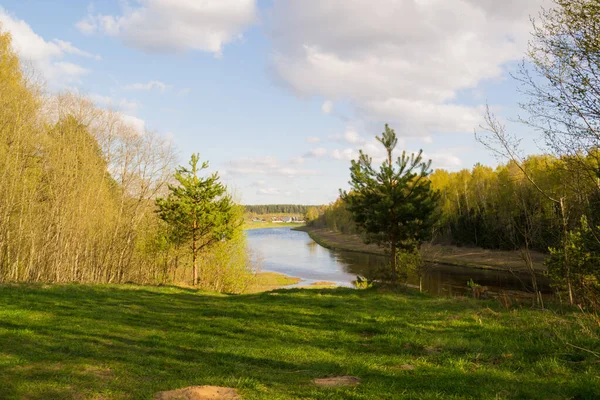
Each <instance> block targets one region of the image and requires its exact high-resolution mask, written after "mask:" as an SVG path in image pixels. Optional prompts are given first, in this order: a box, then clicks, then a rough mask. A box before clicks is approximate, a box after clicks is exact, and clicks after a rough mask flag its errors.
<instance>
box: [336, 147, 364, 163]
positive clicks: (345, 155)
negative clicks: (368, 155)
mask: <svg viewBox="0 0 600 400" xmlns="http://www.w3.org/2000/svg"><path fill="white" fill-rule="evenodd" d="M331 157H333V158H334V159H336V160H343V161H350V160H356V159H358V151H356V150H354V149H343V150H340V149H335V150H333V151H332V152H331Z"/></svg>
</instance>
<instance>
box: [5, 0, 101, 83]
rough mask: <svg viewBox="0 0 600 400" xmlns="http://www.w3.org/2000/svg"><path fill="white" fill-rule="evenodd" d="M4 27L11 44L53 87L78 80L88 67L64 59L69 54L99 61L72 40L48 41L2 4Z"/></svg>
mask: <svg viewBox="0 0 600 400" xmlns="http://www.w3.org/2000/svg"><path fill="white" fill-rule="evenodd" d="M0 23H1V25H2V29H3V30H5V31H7V32H9V33H10V34H11V35H12V44H13V48H14V50H15V51H16V52H17V54H18V55H19V57H20V58H21V60H22V61H23V62H25V63H31V66H32V67H33V68H34V69H35V71H37V72H39V73H40V74H41V76H42V77H43V78H44V79H45V80H46V81H47V82H49V83H50V84H52V85H53V86H57V87H60V86H65V85H68V84H73V83H79V82H80V81H81V77H83V76H84V75H86V74H88V73H89V70H88V69H86V68H84V67H82V66H81V65H78V64H75V63H73V62H68V61H64V58H65V57H67V56H76V57H84V58H92V59H95V60H100V59H101V57H100V56H99V55H94V54H91V53H88V52H86V51H83V50H81V49H79V48H77V47H75V46H74V45H73V44H72V43H70V42H66V41H64V40H60V39H53V40H51V41H46V40H45V39H44V38H42V37H41V36H40V35H38V34H37V33H35V32H34V31H33V29H32V28H31V26H30V25H29V24H27V23H26V22H25V21H23V20H20V19H18V18H17V17H15V16H14V15H11V14H9V13H8V12H6V11H5V10H4V9H3V8H2V7H0Z"/></svg>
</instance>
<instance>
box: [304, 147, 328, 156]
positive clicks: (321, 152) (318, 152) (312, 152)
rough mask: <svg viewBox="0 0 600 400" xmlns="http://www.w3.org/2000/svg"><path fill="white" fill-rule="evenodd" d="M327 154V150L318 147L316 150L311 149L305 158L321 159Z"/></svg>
mask: <svg viewBox="0 0 600 400" xmlns="http://www.w3.org/2000/svg"><path fill="white" fill-rule="evenodd" d="M326 154H327V149H326V148H324V147H317V148H316V149H311V150H310V151H309V152H308V153H306V154H304V157H307V158H321V157H323V156H325V155H326Z"/></svg>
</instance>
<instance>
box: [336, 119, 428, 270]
mask: <svg viewBox="0 0 600 400" xmlns="http://www.w3.org/2000/svg"><path fill="white" fill-rule="evenodd" d="M377 141H378V142H379V143H381V144H382V145H383V146H384V148H385V151H386V153H387V159H386V160H385V161H383V163H382V164H381V166H380V168H379V170H378V171H377V170H376V169H375V168H374V167H373V159H372V158H371V157H369V156H368V155H366V154H364V153H363V152H362V150H361V151H360V156H359V159H358V161H356V160H353V161H352V165H351V167H350V175H351V181H350V182H349V183H350V187H351V190H350V191H349V192H345V191H343V192H341V198H342V200H343V201H345V202H346V204H347V209H348V211H350V213H351V214H352V216H353V218H354V222H355V223H356V224H357V225H358V227H359V228H361V229H362V230H363V231H364V232H365V239H366V242H367V243H376V244H377V245H379V246H381V247H384V248H387V249H389V253H390V254H389V256H390V266H391V271H390V272H391V274H392V279H393V281H394V282H397V280H398V277H399V275H400V271H399V268H398V262H397V259H398V254H399V252H404V253H414V252H415V251H416V250H417V249H418V248H419V247H420V245H421V243H422V242H423V241H424V240H426V239H427V238H428V237H429V236H430V235H431V232H432V226H433V221H434V218H433V215H434V211H435V209H436V203H437V201H438V198H439V195H438V193H437V192H435V191H434V190H432V188H431V181H430V180H429V179H428V176H429V174H430V173H431V169H430V167H431V161H429V162H424V161H423V155H422V151H419V153H418V154H411V155H410V156H408V155H407V154H406V152H403V153H402V156H401V157H399V158H398V159H397V160H396V161H395V162H394V160H393V156H392V153H393V151H394V149H395V148H396V145H397V144H398V138H397V137H396V133H395V132H394V130H393V129H390V128H389V126H388V125H386V126H385V132H383V135H382V137H377Z"/></svg>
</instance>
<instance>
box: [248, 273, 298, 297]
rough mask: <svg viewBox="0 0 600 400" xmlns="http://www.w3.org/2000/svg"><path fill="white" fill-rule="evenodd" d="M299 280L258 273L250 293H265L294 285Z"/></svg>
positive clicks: (279, 275)
mask: <svg viewBox="0 0 600 400" xmlns="http://www.w3.org/2000/svg"><path fill="white" fill-rule="evenodd" d="M301 280H302V279H300V278H294V277H291V276H287V275H284V274H280V273H278V272H259V273H258V274H256V282H255V283H254V285H253V287H252V289H251V290H250V292H252V293H258V292H266V291H268V290H273V289H278V288H281V287H283V286H289V285H295V284H296V283H299V282H300V281H301Z"/></svg>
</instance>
